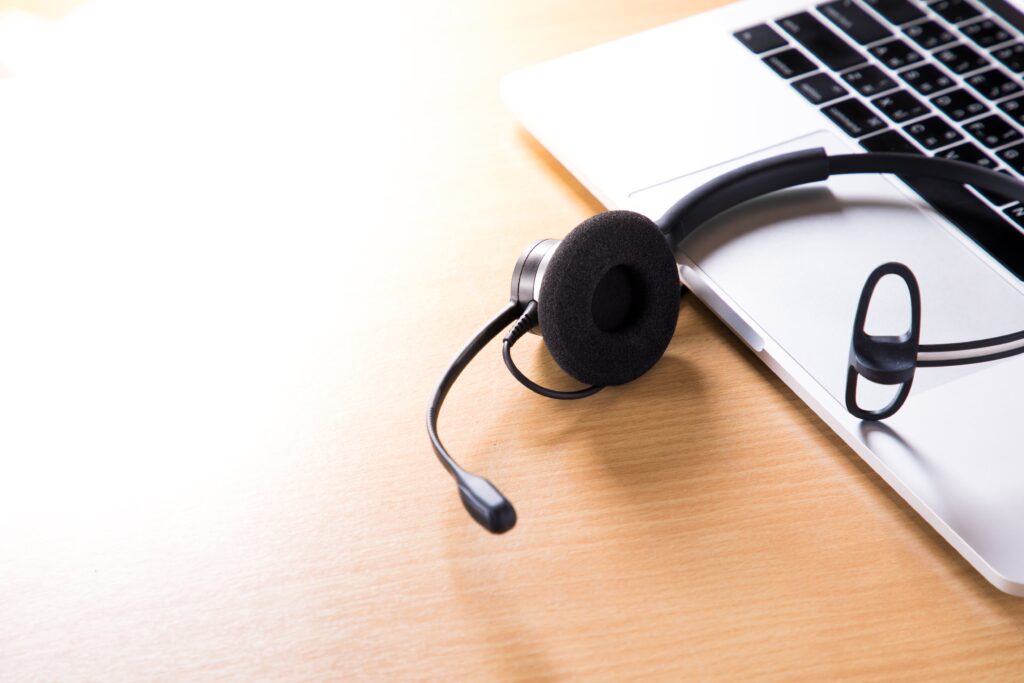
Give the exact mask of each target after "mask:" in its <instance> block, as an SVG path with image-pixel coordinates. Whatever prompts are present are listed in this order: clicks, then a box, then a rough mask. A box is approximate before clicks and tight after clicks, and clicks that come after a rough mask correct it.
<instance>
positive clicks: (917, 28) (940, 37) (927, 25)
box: [903, 21, 953, 50]
mask: <svg viewBox="0 0 1024 683" xmlns="http://www.w3.org/2000/svg"><path fill="white" fill-rule="evenodd" d="M903 32H904V33H906V34H907V35H908V36H909V37H910V39H911V40H913V41H914V42H915V43H917V44H918V45H920V46H921V47H923V48H924V49H925V50H934V49H935V48H937V47H939V46H940V45H945V44H946V43H952V42H953V34H952V33H950V32H949V31H947V30H946V29H944V28H942V27H941V26H939V25H938V24H937V23H935V22H934V21H922V22H921V23H920V24H914V25H913V26H908V27H906V28H905V29H903Z"/></svg>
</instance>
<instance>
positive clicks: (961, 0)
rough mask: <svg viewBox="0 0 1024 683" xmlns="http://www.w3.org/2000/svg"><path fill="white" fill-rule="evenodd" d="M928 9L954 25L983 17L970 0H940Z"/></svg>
mask: <svg viewBox="0 0 1024 683" xmlns="http://www.w3.org/2000/svg"><path fill="white" fill-rule="evenodd" d="M928 7H929V8H930V9H931V10H932V11H933V12H935V13H936V14H938V15H939V16H940V17H942V18H943V19H945V20H946V21H948V22H951V23H954V24H959V23H962V22H964V21H967V20H968V19H974V18H975V17H980V16H981V12H980V11H978V8H977V7H975V6H974V4H973V3H971V2H970V0H939V2H936V3H933V4H931V5H929V6H928Z"/></svg>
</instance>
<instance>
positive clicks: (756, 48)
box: [733, 24, 787, 55]
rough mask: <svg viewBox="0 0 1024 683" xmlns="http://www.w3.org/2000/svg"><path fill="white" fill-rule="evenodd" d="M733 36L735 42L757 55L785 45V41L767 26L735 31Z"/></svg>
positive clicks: (761, 25) (760, 25)
mask: <svg viewBox="0 0 1024 683" xmlns="http://www.w3.org/2000/svg"><path fill="white" fill-rule="evenodd" d="M733 35H734V36H735V37H736V40H738V41H740V42H741V43H743V44H744V45H746V46H747V48H748V49H749V50H750V51H751V52H753V53H754V54H757V55H759V54H761V53H762V52H768V50H774V49H775V48H779V47H783V46H784V45H787V43H786V39H785V38H783V37H782V36H780V35H779V34H778V33H776V32H775V29H773V28H772V27H771V26H768V25H767V24H759V25H758V26H751V27H750V28H745V29H743V30H742V31H736V33H734V34H733Z"/></svg>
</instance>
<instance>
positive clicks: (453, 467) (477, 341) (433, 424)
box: [427, 302, 519, 483]
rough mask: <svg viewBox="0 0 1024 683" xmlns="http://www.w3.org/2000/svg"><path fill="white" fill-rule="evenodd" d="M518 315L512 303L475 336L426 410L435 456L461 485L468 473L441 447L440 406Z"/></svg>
mask: <svg viewBox="0 0 1024 683" xmlns="http://www.w3.org/2000/svg"><path fill="white" fill-rule="evenodd" d="M518 313H519V306H518V305H517V304H516V303H515V302H509V304H508V305H507V306H506V307H505V308H503V309H502V310H501V312H499V313H498V314H497V315H496V316H494V317H493V318H492V319H491V321H490V322H488V323H487V324H486V325H484V327H483V328H482V329H481V330H480V331H479V332H477V333H476V336H474V337H473V338H472V339H470V340H469V342H468V343H467V344H466V346H465V347H464V348H463V349H462V351H460V352H459V355H457V356H456V357H455V360H453V361H452V363H451V365H450V366H449V367H448V369H447V370H445V373H444V375H442V376H441V381H440V382H438V383H437V389H435V390H434V396H433V397H432V398H431V399H430V405H429V406H427V434H429V435H430V443H431V445H432V446H433V447H434V453H435V454H437V459H438V460H440V461H441V464H442V465H444V468H445V469H446V470H448V472H449V473H451V475H452V476H453V477H455V480H456V481H459V482H460V483H461V482H462V479H463V476H464V475H465V471H464V470H463V469H462V468H461V467H459V466H458V464H456V462H455V460H453V459H452V456H451V455H449V454H448V451H447V450H445V447H444V444H442V443H441V437H439V436H438V434H437V419H438V417H439V416H440V414H441V406H442V405H443V404H444V399H445V397H446V396H448V391H449V390H450V389H451V388H452V385H453V384H454V383H455V380H457V379H458V378H459V375H461V374H462V371H463V370H465V369H466V366H467V365H469V362H470V361H471V360H473V358H474V357H475V356H476V354H478V353H480V350H481V349H482V348H484V347H485V346H487V342H489V341H491V340H492V339H494V338H495V337H497V336H498V334H499V333H500V332H501V331H502V330H503V329H505V328H506V327H508V326H509V325H510V324H511V323H512V321H514V320H515V319H516V316H517V315H518Z"/></svg>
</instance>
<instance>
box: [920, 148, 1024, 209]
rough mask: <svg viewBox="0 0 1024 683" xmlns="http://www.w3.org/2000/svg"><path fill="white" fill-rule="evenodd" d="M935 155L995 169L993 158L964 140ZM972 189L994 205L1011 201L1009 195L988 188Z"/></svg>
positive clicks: (1002, 204) (1003, 204)
mask: <svg viewBox="0 0 1024 683" xmlns="http://www.w3.org/2000/svg"><path fill="white" fill-rule="evenodd" d="M935 156H937V157H939V158H942V159H952V160H954V161H963V162H966V163H968V164H976V165H978V166H981V167H982V168H988V169H992V170H995V169H996V166H997V164H996V162H995V159H993V158H992V157H990V156H989V155H987V154H985V153H984V152H982V151H981V150H980V149H979V148H978V146H977V145H975V144H974V143H973V142H965V143H963V144H962V145H957V146H956V147H950V148H949V149H946V150H943V151H941V152H939V153H938V154H936V155H935ZM1003 173H1006V171H1003ZM974 190H975V191H976V192H980V193H981V194H982V196H984V197H985V198H986V199H988V200H989V201H990V202H992V203H993V204H995V205H996V206H1005V205H1007V204H1009V203H1010V202H1012V201H1013V200H1012V199H1010V198H1009V197H1006V196H1003V195H1000V194H996V193H995V192H991V191H989V190H979V189H978V188H974Z"/></svg>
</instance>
